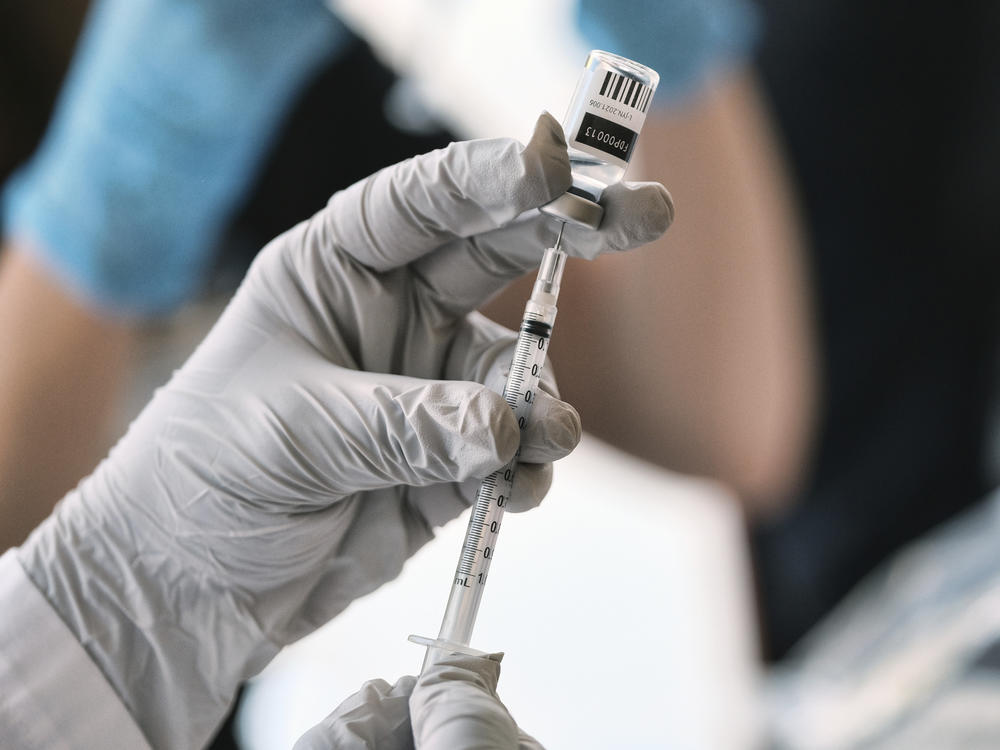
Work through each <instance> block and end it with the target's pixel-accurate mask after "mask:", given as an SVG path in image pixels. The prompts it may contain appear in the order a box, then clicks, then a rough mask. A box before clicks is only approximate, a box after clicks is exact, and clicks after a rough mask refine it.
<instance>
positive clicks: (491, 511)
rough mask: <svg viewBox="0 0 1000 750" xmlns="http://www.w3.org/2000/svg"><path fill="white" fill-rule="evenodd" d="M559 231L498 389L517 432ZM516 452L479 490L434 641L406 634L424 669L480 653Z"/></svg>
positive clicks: (539, 363) (542, 332) (539, 358)
mask: <svg viewBox="0 0 1000 750" xmlns="http://www.w3.org/2000/svg"><path fill="white" fill-rule="evenodd" d="M565 227H566V223H565V222H560V224H559V235H558V237H557V238H556V242H555V244H554V245H553V246H552V247H550V248H548V249H547V250H546V251H545V254H544V255H543V256H542V264H541V267H540V268H539V269H538V276H537V278H536V279H535V286H534V287H533V289H532V291H531V297H530V298H529V299H528V302H527V304H526V305H525V308H524V317H523V318H522V319H521V330H520V332H519V333H518V336H517V344H516V345H515V347H514V357H513V359H512V361H511V366H510V373H509V374H508V375H507V381H506V383H505V385H504V389H503V398H504V400H505V401H506V402H507V404H508V406H510V408H511V409H513V411H514V417H515V418H516V419H517V423H518V426H519V427H520V428H521V429H522V430H523V429H524V427H525V425H526V424H527V422H528V419H529V416H530V414H531V407H532V405H533V404H534V401H535V394H537V393H538V381H539V378H540V377H541V373H542V368H543V367H544V366H545V355H546V353H547V351H548V348H549V339H550V337H551V336H552V326H553V324H554V323H555V320H556V312H557V309H556V300H557V299H558V297H559V284H560V282H561V281H562V274H563V268H564V267H565V265H566V253H565V252H563V251H562V250H561V249H560V248H561V246H562V235H563V229H565ZM520 454H521V451H520V449H518V451H517V453H515V454H514V458H512V459H511V460H510V462H509V463H508V464H507V465H506V466H504V467H503V468H501V469H498V470H497V471H495V472H493V473H492V474H490V475H489V476H488V477H486V479H484V480H483V483H482V484H481V485H480V487H479V492H478V493H477V494H476V501H475V503H474V504H473V506H472V516H471V517H470V518H469V526H468V528H467V529H466V532H465V540H464V542H463V543H462V552H461V555H460V556H459V560H458V567H457V568H456V570H455V579H454V581H453V582H452V587H451V594H450V595H449V597H448V605H447V607H446V608H445V612H444V619H443V620H442V621H441V630H440V632H439V633H438V637H437V639H436V640H432V639H430V638H423V637H421V636H415V635H411V636H410V640H411V641H413V642H414V643H419V644H421V645H424V646H428V647H429V648H428V650H427V658H426V659H425V660H424V664H425V665H426V664H427V662H428V660H429V659H431V658H432V652H433V650H434V649H443V650H445V651H451V652H460V653H471V654H481V653H482V652H481V651H477V650H475V649H472V648H469V641H470V639H471V638H472V629H473V627H474V626H475V624H476V616H477V614H478V613H479V603H480V601H481V600H482V596H483V590H484V588H485V586H486V579H487V577H488V576H489V572H490V563H491V562H492V561H493V552H494V550H496V544H497V539H498V537H499V535H500V524H501V523H502V522H503V516H504V511H505V508H506V506H507V501H508V499H509V498H510V495H511V490H512V489H513V486H514V477H515V475H516V474H517V464H518V458H519V457H520Z"/></svg>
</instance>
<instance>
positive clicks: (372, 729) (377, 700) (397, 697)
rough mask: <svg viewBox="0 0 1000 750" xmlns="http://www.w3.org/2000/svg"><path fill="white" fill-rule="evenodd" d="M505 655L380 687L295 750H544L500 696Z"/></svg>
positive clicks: (435, 667) (441, 666)
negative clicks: (498, 683) (515, 720)
mask: <svg viewBox="0 0 1000 750" xmlns="http://www.w3.org/2000/svg"><path fill="white" fill-rule="evenodd" d="M502 658H503V654H490V655H489V656H486V657H478V656H465V655H463V654H451V655H448V656H443V657H439V658H438V659H436V660H435V661H434V663H433V664H429V665H428V666H427V667H425V668H424V671H423V672H422V673H421V674H420V677H419V678H417V677H411V676H406V677H401V678H400V679H399V680H398V681H397V682H396V684H395V685H392V686H390V685H389V684H388V683H387V682H385V680H372V681H370V682H366V683H365V684H364V685H362V686H361V689H360V690H359V691H358V692H357V693H355V694H354V695H352V696H351V697H350V698H348V699H347V700H345V701H344V702H343V703H341V704H340V705H339V706H337V708H336V709H334V711H333V713H331V714H330V715H329V716H327V717H326V718H325V719H323V721H322V722H320V723H319V724H317V725H316V726H315V727H313V728H312V729H310V730H309V731H308V732H306V733H305V734H304V735H302V737H301V738H300V739H299V741H298V742H296V743H295V748H294V750H333V749H334V748H336V750H372V749H373V748H377V750H412V748H414V747H416V748H419V750H463V748H477V750H515V749H516V750H542V746H541V745H540V744H539V743H538V741H537V740H536V739H535V738H533V737H531V736H529V735H527V734H525V733H524V732H523V731H522V730H521V729H520V728H519V727H518V726H517V724H516V723H515V722H514V718H513V717H512V716H511V715H510V712H509V711H508V710H507V708H506V706H504V704H503V703H501V702H500V698H499V696H497V681H498V680H499V679H500V660H501V659H502Z"/></svg>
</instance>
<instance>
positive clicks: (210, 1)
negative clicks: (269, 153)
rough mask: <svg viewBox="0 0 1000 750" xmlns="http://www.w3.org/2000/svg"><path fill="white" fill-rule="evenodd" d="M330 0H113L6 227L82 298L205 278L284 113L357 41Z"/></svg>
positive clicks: (140, 293)
mask: <svg viewBox="0 0 1000 750" xmlns="http://www.w3.org/2000/svg"><path fill="white" fill-rule="evenodd" d="M348 38H349V37H348V32H347V31H346V29H345V28H344V27H343V26H342V25H341V24H340V23H339V21H337V19H336V18H334V17H333V16H332V15H331V13H330V12H329V11H328V10H327V9H326V8H325V7H324V6H323V4H322V3H321V2H320V0H285V2H273V0H101V1H100V2H97V3H96V4H95V7H94V8H93V9H92V11H91V14H90V16H89V19H88V23H87V26H86V29H85V31H84V33H83V36H82V37H81V41H80V44H79V47H78V49H77V52H76V57H75V60H74V62H73V66H72V68H71V70H70V73H69V75H68V77H67V80H66V83H65V85H64V87H63V91H62V94H61V97H60V100H59V102H58V105H57V108H56V112H55V115H54V117H53V120H52V122H51V124H50V126H49V130H48V132H47V133H46V136H45V139H44V141H43V143H42V145H41V147H40V148H39V150H38V152H37V153H36V154H35V156H34V158H33V159H32V160H31V162H30V163H29V164H28V165H27V167H26V168H24V169H23V170H22V171H21V172H20V173H19V174H18V175H17V176H16V177H15V178H14V179H13V181H12V182H11V183H10V184H9V185H8V187H7V189H6V194H5V195H4V205H3V222H2V223H3V225H4V227H5V230H6V232H7V233H8V234H9V235H11V236H15V237H17V238H18V239H19V240H22V241H23V244H25V246H27V247H28V248H29V249H33V251H34V252H36V253H39V254H40V256H41V257H40V260H41V261H42V262H43V264H44V265H46V266H47V267H48V268H49V270H50V271H51V272H53V273H54V274H55V275H56V276H57V277H58V278H59V279H60V281H61V282H62V283H63V284H64V285H65V286H66V287H67V288H68V289H70V290H71V291H72V292H74V293H75V294H76V295H77V296H78V297H80V298H82V299H83V300H85V301H87V302H89V303H91V304H93V305H97V306H99V307H103V308H105V309H107V310H110V311H112V312H118V313H128V314H140V315H144V314H155V313H162V312H167V311H169V310H170V309H171V308H172V307H174V306H176V305H178V304H179V303H181V302H183V301H184V299H185V298H186V297H188V296H190V295H191V294H192V293H193V292H194V291H196V289H197V286H198V284H199V283H200V282H201V281H202V279H203V278H204V274H205V271H206V267H207V266H208V265H209V263H210V261H211V258H210V252H211V250H212V249H213V246H214V245H215V243H216V242H217V240H218V238H219V236H220V234H221V232H222V230H223V228H224V224H223V223H224V221H225V219H226V218H227V215H228V214H229V213H230V212H231V211H232V210H233V209H234V208H235V206H236V203H237V201H238V200H239V198H240V197H241V194H242V193H243V190H244V188H245V187H246V186H247V185H248V183H249V181H250V180H251V178H252V175H253V172H254V169H255V167H257V165H258V164H259V163H260V161H261V159H262V157H263V156H264V155H265V149H266V146H267V144H268V141H269V139H270V138H271V136H272V135H274V134H275V132H276V130H277V127H278V123H279V121H280V119H281V117H282V115H283V114H284V113H285V112H286V110H287V109H288V108H289V106H290V103H291V101H292V99H293V97H294V96H295V94H296V93H297V92H298V91H299V90H300V88H301V87H302V85H303V84H304V83H305V82H306V81H307V80H308V78H309V74H310V73H311V72H313V71H314V70H316V69H317V68H318V67H319V66H320V65H322V64H323V63H324V62H325V61H326V60H328V59H329V58H330V56H331V55H332V54H334V53H335V51H336V50H337V48H338V47H342V46H343V45H344V43H345V42H346V41H347V40H348Z"/></svg>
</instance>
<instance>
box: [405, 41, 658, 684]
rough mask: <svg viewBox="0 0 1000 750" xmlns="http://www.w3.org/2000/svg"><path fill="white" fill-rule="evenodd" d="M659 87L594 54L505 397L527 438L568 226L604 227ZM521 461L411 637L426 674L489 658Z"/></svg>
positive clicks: (629, 67)
mask: <svg viewBox="0 0 1000 750" xmlns="http://www.w3.org/2000/svg"><path fill="white" fill-rule="evenodd" d="M659 79H660V77H659V75H657V73H656V71H655V70H652V69H651V68H647V67H646V66H645V65H641V64H639V63H637V62H635V61H633V60H628V59H626V58H624V57H619V56H618V55H613V54H611V53H608V52H602V51H600V50H593V51H592V52H591V53H590V54H589V55H588V56H587V61H586V63H585V64H584V72H583V74H582V75H581V76H580V80H579V83H578V84H577V87H576V92H575V93H574V95H573V99H572V100H571V101H570V105H569V108H568V110H567V113H566V118H565V120H564V122H563V130H564V131H565V133H566V139H567V145H568V151H569V161H570V169H571V170H572V174H573V185H572V187H571V188H570V189H569V190H568V191H567V192H565V193H563V194H562V195H560V196H558V197H557V198H556V199H555V200H553V201H551V202H549V203H547V204H545V205H544V206H541V207H540V209H539V210H540V211H541V212H542V213H544V214H547V215H548V216H551V217H553V218H554V219H556V220H558V221H560V222H561V223H560V225H559V236H558V237H557V238H556V242H555V245H553V246H552V247H550V248H548V249H547V250H546V251H545V254H544V255H543V257H542V264H541V267H540V268H539V270H538V277H537V279H536V280H535V286H534V288H533V289H532V292H531V297H530V298H529V300H528V303H527V305H526V306H525V309H524V318H523V319H522V320H521V330H520V333H519V334H518V337H517V344H516V346H515V349H514V359H513V362H512V363H511V368H510V374H509V375H508V376H507V382H506V385H505V386H504V390H503V397H504V400H506V402H507V403H508V404H509V405H510V407H511V409H513V410H514V416H515V417H516V418H517V422H518V424H519V425H520V427H521V429H522V430H523V429H524V427H525V425H526V424H527V423H528V419H529V415H530V414H531V407H532V404H533V403H534V400H535V394H536V393H537V392H538V380H539V377H540V375H541V372H542V367H543V366H544V365H545V356H546V352H547V351H548V348H549V338H550V337H551V335H552V326H553V324H554V323H555V319H556V300H557V298H558V296H559V284H560V282H561V281H562V274H563V268H564V267H565V263H566V253H565V252H563V250H562V249H561V248H562V236H563V230H564V229H565V228H566V223H567V222H569V223H572V224H574V225H576V226H580V227H584V228H587V229H591V230H596V229H597V228H598V227H599V226H600V224H601V219H602V216H603V214H604V209H603V207H602V206H601V205H600V203H599V201H600V199H601V194H602V193H603V192H604V189H605V188H606V187H607V186H608V185H610V184H612V183H615V182H617V181H618V180H620V179H621V178H622V176H623V175H624V174H625V169H626V167H627V166H628V163H629V160H630V159H631V158H632V153H633V151H634V147H635V144H636V141H637V139H638V137H639V130H640V129H641V128H642V124H643V122H645V119H646V112H647V110H648V109H649V104H650V101H651V100H652V97H653V93H654V92H655V91H656V86H657V83H658V82H659ZM519 455H520V451H518V453H516V454H515V455H514V458H513V459H512V460H511V461H510V463H508V464H507V465H506V466H504V467H503V468H502V469H500V470H499V471H496V472H494V473H493V474H491V475H490V476H488V477H487V478H486V479H485V480H483V483H482V485H481V486H480V488H479V492H478V493H477V495H476V501H475V503H474V504H473V506H472V517H471V518H470V519H469V526H468V529H467V530H466V532H465V540H464V542H463V543H462V552H461V556H460V557H459V561H458V568H457V569H456V571H455V577H454V580H453V582H452V587H451V594H450V596H449V597H448V606H447V607H446V609H445V613H444V619H443V621H442V622H441V630H440V632H439V633H438V637H437V638H436V639H431V638H423V637H420V636H415V635H411V636H410V640H411V641H413V642H414V643H419V644H421V645H424V646H428V649H427V656H426V658H425V659H424V666H425V667H426V666H427V664H428V662H429V661H431V660H432V659H433V655H434V654H435V653H442V652H459V653H467V654H482V652H481V651H477V650H475V649H472V648H469V641H470V639H471V637H472V629H473V627H474V626H475V624H476V616H477V614H478V613H479V602H480V600H481V599H482V596H483V589H484V587H485V585H486V579H487V576H488V575H489V571H490V563H491V562H492V560H493V553H494V551H495V550H496V543H497V538H498V535H499V533H500V524H501V522H502V521H503V515H504V509H505V507H506V505H507V500H508V499H509V498H510V493H511V490H512V488H513V485H514V475H515V474H516V473H517V462H518V457H519Z"/></svg>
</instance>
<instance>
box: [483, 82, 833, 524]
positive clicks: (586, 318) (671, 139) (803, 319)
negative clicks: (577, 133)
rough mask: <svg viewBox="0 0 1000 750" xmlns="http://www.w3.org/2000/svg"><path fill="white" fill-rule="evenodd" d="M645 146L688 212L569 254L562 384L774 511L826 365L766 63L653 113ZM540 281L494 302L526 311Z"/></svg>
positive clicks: (497, 313) (619, 440) (595, 426)
mask: <svg viewBox="0 0 1000 750" xmlns="http://www.w3.org/2000/svg"><path fill="white" fill-rule="evenodd" d="M640 149H641V151H640V152H639V153H638V154H637V158H636V160H635V163H634V164H633V168H632V170H631V171H630V173H629V177H630V178H632V179H658V180H662V181H663V182H665V183H666V184H669V185H670V186H671V188H670V189H671V193H672V194H673V197H674V202H675V205H676V207H677V219H676V221H675V224H674V226H673V228H672V230H671V231H670V233H669V235H668V236H667V237H665V238H663V239H661V240H660V241H659V242H657V243H654V244H653V245H650V246H648V247H646V248H643V249H642V250H640V251H639V252H637V253H633V254H632V255H631V256H624V255H623V256H605V257H602V258H600V259H598V260H596V261H594V262H590V263H588V262H577V263H575V264H573V265H572V266H571V267H569V268H567V271H566V278H565V279H564V282H563V287H562V294H561V297H560V303H559V308H560V315H559V333H558V335H557V336H555V337H554V338H553V345H552V346H553V354H552V358H553V361H554V362H555V367H556V371H557V373H558V374H559V380H560V386H561V389H562V396H563V398H565V399H566V400H567V401H569V402H570V403H572V404H573V405H574V406H576V407H577V409H579V411H580V414H581V415H582V417H583V422H584V427H585V429H587V430H589V431H590V432H592V433H593V434H595V435H597V436H598V437H601V438H603V439H605V440H608V441H609V442H611V443H613V444H614V445H617V446H619V447H620V448H623V449H624V450H627V451H629V452H630V453H633V454H635V455H637V456H641V457H642V458H645V459H647V460H650V461H652V462H654V463H657V464H660V465H662V466H666V467H668V468H671V469H674V470H678V471H683V472H688V473H694V474H700V475H706V476H711V477H716V478H719V479H721V480H723V481H725V482H727V483H729V484H730V485H731V486H732V487H734V488H735V489H736V491H737V492H738V493H739V494H740V495H741V497H743V498H744V499H745V501H746V503H747V507H748V510H749V512H751V513H761V512H766V511H767V510H771V509H773V508H774V507H776V506H778V505H780V504H781V503H782V502H783V501H784V500H786V499H787V498H788V497H789V495H790V494H791V493H792V492H793V491H794V489H795V486H796V483H797V481H798V479H799V477H800V474H801V472H802V470H803V468H804V464H805V462H806V461H807V460H808V452H809V445H810V439H811V433H812V428H813V423H814V421H815V409H816V400H817V399H816V395H817V394H816V391H817V368H816V356H815V352H814V342H813V337H812V324H811V310H810V304H809V294H808V284H807V278H806V273H805V268H804V253H803V248H802V246H801V237H800V234H799V231H798V227H797V220H796V215H795V210H794V206H793V201H792V200H791V197H790V190H789V187H788V185H787V180H786V175H785V174H784V172H783V171H782V167H781V159H780V156H779V153H778V150H777V148H776V146H775V143H774V141H773V136H772V133H771V131H770V128H769V125H768V122H767V118H766V115H765V113H764V108H763V106H762V103H761V102H760V100H759V98H758V93H757V89H756V85H755V83H754V81H753V79H752V78H751V77H749V76H733V77H730V78H728V79H725V80H723V81H720V82H718V83H716V84H714V85H713V86H711V87H709V88H708V89H707V90H706V91H705V93H703V94H702V95H700V96H699V98H698V99H697V100H695V101H693V102H691V103H690V104H689V105H687V106H686V107H684V108H678V109H675V110H672V111H671V112H670V113H662V112H661V113H659V114H656V115H653V116H651V117H649V119H648V120H647V121H646V124H645V128H644V130H643V133H642V137H641V139H640ZM528 284H530V281H528V282H519V284H518V285H517V286H516V287H515V288H512V289H510V290H508V291H507V292H506V293H505V294H504V295H503V296H501V297H499V298H497V299H496V300H494V301H492V302H491V303H490V305H489V306H488V307H487V308H486V310H485V312H486V313H487V314H488V315H491V316H493V317H495V318H497V319H498V320H501V321H503V322H504V323H506V324H508V325H510V324H512V323H513V324H515V325H516V321H517V320H518V318H519V316H520V313H521V310H522V308H523V304H524V299H525V298H526V297H527V295H528V291H529V289H530V287H529V286H528Z"/></svg>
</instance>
